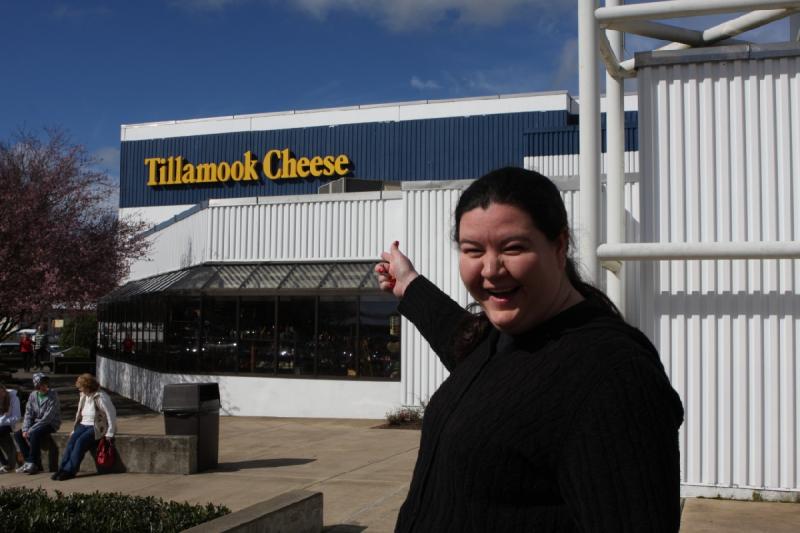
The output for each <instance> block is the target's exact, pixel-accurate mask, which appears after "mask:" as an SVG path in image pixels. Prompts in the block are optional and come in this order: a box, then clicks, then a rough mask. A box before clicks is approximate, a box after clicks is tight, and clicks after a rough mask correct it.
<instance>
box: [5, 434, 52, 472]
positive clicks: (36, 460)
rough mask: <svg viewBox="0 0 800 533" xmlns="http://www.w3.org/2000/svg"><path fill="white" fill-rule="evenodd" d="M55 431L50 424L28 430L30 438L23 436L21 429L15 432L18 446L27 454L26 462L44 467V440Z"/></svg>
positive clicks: (23, 453)
mask: <svg viewBox="0 0 800 533" xmlns="http://www.w3.org/2000/svg"><path fill="white" fill-rule="evenodd" d="M54 431H55V430H54V429H53V428H52V427H50V426H45V427H42V428H39V429H36V430H34V431H28V440H25V438H24V437H23V436H22V430H21V429H20V430H17V432H16V433H14V440H15V441H16V442H17V448H19V451H20V452H22V455H23V456H25V462H27V463H33V464H35V465H36V466H38V467H39V468H41V467H42V440H43V439H46V438H48V437H49V436H50V434H51V433H53V432H54Z"/></svg>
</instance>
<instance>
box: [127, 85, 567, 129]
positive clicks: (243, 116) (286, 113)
mask: <svg viewBox="0 0 800 533" xmlns="http://www.w3.org/2000/svg"><path fill="white" fill-rule="evenodd" d="M555 95H565V96H566V97H567V98H572V97H571V96H570V94H569V91H566V90H557V91H541V92H525V93H510V94H495V95H485V96H469V97H464V98H444V99H439V100H408V101H400V102H385V103H382V102H379V103H374V104H360V105H353V106H339V107H322V108H312V109H291V110H284V111H272V112H264V113H250V114H240V115H220V116H213V117H199V118H188V119H177V120H157V121H153V122H141V123H133V124H121V125H120V129H121V130H122V131H123V132H124V131H125V130H126V129H135V128H147V127H153V126H174V125H180V124H193V123H202V122H213V121H220V120H236V119H253V118H262V117H276V116H291V115H299V114H311V113H330V112H336V111H342V112H345V111H359V110H367V109H375V108H384V107H393V106H397V107H406V106H424V105H436V104H446V103H462V102H479V101H483V100H509V99H513V98H535V97H546V96H555ZM123 140H124V139H123Z"/></svg>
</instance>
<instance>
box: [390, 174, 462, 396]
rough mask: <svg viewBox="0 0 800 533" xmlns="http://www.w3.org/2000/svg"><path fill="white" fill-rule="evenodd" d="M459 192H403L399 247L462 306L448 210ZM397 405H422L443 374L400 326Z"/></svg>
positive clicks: (407, 326)
mask: <svg viewBox="0 0 800 533" xmlns="http://www.w3.org/2000/svg"><path fill="white" fill-rule="evenodd" d="M460 193H461V190H459V189H434V190H406V191H403V210H404V217H405V223H404V227H403V239H402V240H401V242H400V248H401V250H403V251H404V252H405V253H407V254H408V257H409V258H410V259H411V261H412V262H413V263H414V267H415V268H416V269H417V271H418V272H420V273H421V274H423V275H424V276H426V277H427V278H428V279H430V280H431V281H432V282H433V283H435V284H436V285H437V286H438V287H439V288H441V289H442V290H443V291H445V292H446V293H447V294H449V295H450V296H451V297H452V298H453V299H454V300H456V301H457V302H458V303H460V304H461V305H463V306H466V305H467V303H468V301H469V295H468V294H467V291H466V289H465V288H464V285H463V284H462V283H461V278H460V277H459V274H458V250H457V249H456V247H455V245H454V244H453V242H452V240H451V237H452V228H453V211H454V210H455V207H456V203H457V202H458V197H459V195H460ZM402 339H403V359H402V367H403V399H402V401H403V403H404V404H406V405H419V404H420V402H427V401H428V398H430V396H431V395H432V394H433V393H434V392H435V391H436V389H437V388H438V387H439V385H441V383H442V382H443V381H444V379H445V378H446V377H447V375H448V374H447V371H446V370H445V368H444V366H443V365H442V364H441V363H440V362H439V359H438V358H437V357H436V354H434V353H433V350H431V348H430V346H428V343H427V342H426V341H425V339H424V338H423V337H422V335H420V333H419V331H417V329H416V328H415V327H414V326H413V325H412V324H411V323H410V322H409V321H408V320H406V319H403V321H402Z"/></svg>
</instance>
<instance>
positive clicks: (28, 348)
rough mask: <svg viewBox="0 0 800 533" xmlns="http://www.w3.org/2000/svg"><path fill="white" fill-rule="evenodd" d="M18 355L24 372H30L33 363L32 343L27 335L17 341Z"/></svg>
mask: <svg viewBox="0 0 800 533" xmlns="http://www.w3.org/2000/svg"><path fill="white" fill-rule="evenodd" d="M19 353H20V354H21V355H22V365H23V368H24V369H25V372H30V371H31V363H32V362H33V341H32V340H31V336H30V335H28V334H27V333H26V334H24V335H23V336H22V338H21V339H20V340H19Z"/></svg>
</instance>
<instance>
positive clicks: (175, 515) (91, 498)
mask: <svg viewBox="0 0 800 533" xmlns="http://www.w3.org/2000/svg"><path fill="white" fill-rule="evenodd" d="M228 513H230V510H229V509H228V508H227V507H224V506H217V505H213V504H210V503H209V504H206V505H205V506H203V505H192V504H189V503H177V502H171V501H164V500H161V499H158V498H153V497H142V496H127V495H124V494H119V493H100V492H93V493H91V494H85V493H75V494H69V495H64V494H63V493H61V492H59V491H56V493H55V496H49V495H48V494H47V492H46V491H45V490H43V489H27V488H20V487H6V488H3V489H0V524H3V526H2V527H3V531H4V532H8V533H34V532H36V533H42V532H43V531H58V532H75V533H79V532H80V533H85V532H87V531H108V532H115V533H116V532H119V533H127V532H130V533H140V532H151V533H162V532H163V533H166V532H171V531H176V532H177V531H182V530H184V529H187V528H190V527H194V526H196V525H198V524H202V523H203V522H208V521H209V520H213V519H215V518H218V517H220V516H223V515H226V514H228Z"/></svg>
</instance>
